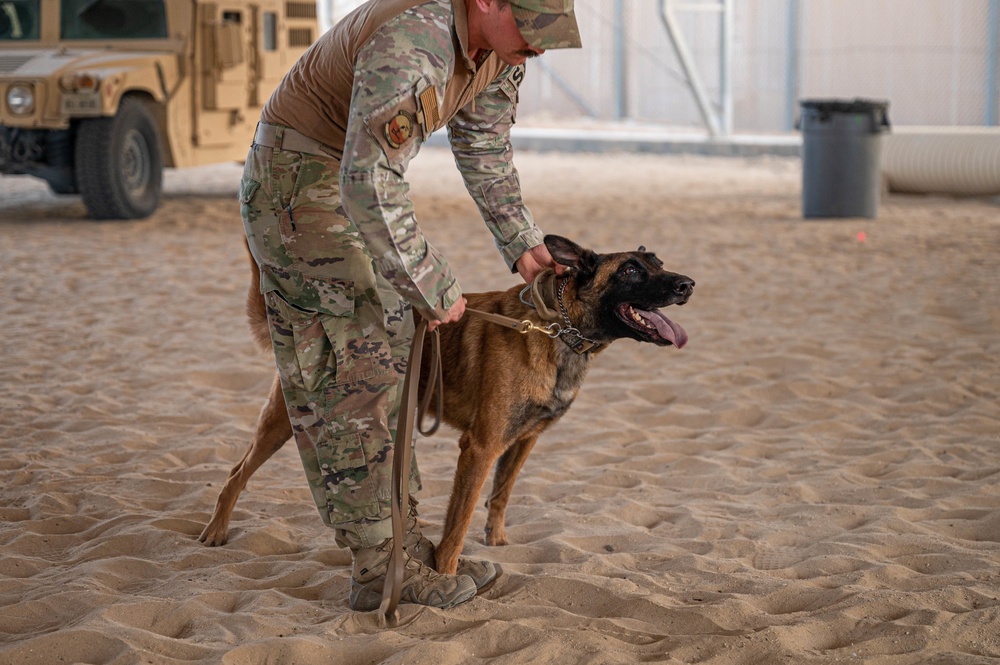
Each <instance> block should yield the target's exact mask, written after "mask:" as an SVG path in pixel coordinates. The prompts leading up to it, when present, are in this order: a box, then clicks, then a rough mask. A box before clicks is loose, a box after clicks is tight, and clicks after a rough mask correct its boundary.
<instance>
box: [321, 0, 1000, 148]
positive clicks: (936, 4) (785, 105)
mask: <svg viewBox="0 0 1000 665" xmlns="http://www.w3.org/2000/svg"><path fill="white" fill-rule="evenodd" d="M324 1H325V3H328V4H327V6H326V8H325V9H326V11H325V13H324V16H327V17H335V16H338V15H341V14H342V13H344V12H345V11H346V10H348V9H350V8H351V7H353V6H355V5H356V4H358V0H324ZM698 1H699V0H687V4H697V2H698ZM702 1H706V0H702ZM707 2H708V4H714V3H712V2H711V0H707ZM998 4H1000V0H734V2H733V7H734V13H735V16H734V21H733V23H734V36H733V58H732V76H733V83H732V92H733V108H734V119H735V121H734V129H735V131H736V132H781V131H788V130H791V129H792V126H791V125H792V122H793V121H794V117H795V116H796V115H797V108H798V101H797V100H798V99H804V98H826V97H846V98H853V97H870V98H877V99H888V100H889V101H890V104H891V106H890V117H891V119H892V121H893V123H894V124H934V125H938V124H940V125H983V124H996V118H995V115H996V111H995V109H996V108H997V106H998V105H1000V104H998V102H1000V100H998V99H997V98H996V95H997V90H996V71H997V69H998V63H997V62H996V58H997V54H996V50H997V46H996V30H997V28H996V25H995V22H996V18H997V16H996V13H997V5H998ZM576 8H577V9H576V11H577V17H578V21H579V23H580V30H581V32H582V36H583V41H584V48H583V49H579V50H565V51H551V52H549V53H547V54H545V55H544V56H542V57H541V58H539V59H538V60H536V61H532V62H531V63H530V64H529V72H528V76H527V77H526V78H525V81H524V84H523V87H522V95H521V106H520V109H519V120H520V121H521V122H522V123H524V124H529V123H530V124H534V125H559V124H565V123H567V122H574V123H577V122H579V121H586V120H587V119H593V120H597V121H601V122H606V121H615V120H618V119H620V116H624V118H623V119H625V120H629V121H633V122H637V123H650V124H657V125H669V126H673V127H691V128H698V129H700V128H701V127H702V121H701V116H700V115H699V113H698V108H697V105H696V104H695V101H694V98H693V96H692V94H691V92H690V90H689V89H688V87H687V84H686V80H685V78H684V76H683V75H682V74H681V68H680V66H679V64H678V62H677V59H676V57H675V56H674V52H673V49H672V48H671V46H670V43H669V41H668V39H667V33H666V30H665V29H664V26H663V24H662V22H661V20H660V0H617V1H615V0H576ZM618 9H621V13H620V14H618V13H617V11H616V10H618ZM677 16H678V22H679V23H680V25H681V27H682V31H683V34H684V36H685V39H686V41H687V43H688V45H689V47H690V50H691V52H692V53H693V55H694V58H695V60H696V62H697V66H698V70H699V71H700V73H701V76H702V80H703V82H704V84H705V87H706V89H707V90H708V93H709V94H710V96H711V97H712V98H713V99H715V100H718V99H719V50H720V48H719V47H720V43H719V36H720V19H719V15H718V13H712V12H706V11H678V12H677ZM991 19H992V22H991ZM619 25H620V26H621V28H622V30H623V34H624V48H616V40H615V34H616V26H619ZM991 30H992V40H991ZM991 55H992V68H991V63H990V59H991ZM619 80H620V81H621V83H620V84H619V83H618V81H619ZM990 95H992V97H993V99H992V102H993V104H992V109H993V110H992V113H991V110H990V108H991V107H990V104H989V101H990V100H988V96H990ZM991 115H992V116H993V117H991Z"/></svg>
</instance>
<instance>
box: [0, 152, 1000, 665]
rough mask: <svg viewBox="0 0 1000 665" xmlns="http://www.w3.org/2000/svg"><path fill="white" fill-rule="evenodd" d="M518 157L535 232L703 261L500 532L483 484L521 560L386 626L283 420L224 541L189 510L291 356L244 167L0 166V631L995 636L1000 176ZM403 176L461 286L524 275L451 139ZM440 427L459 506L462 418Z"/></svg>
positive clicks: (7, 643) (266, 652)
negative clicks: (69, 179) (860, 195)
mask: <svg viewBox="0 0 1000 665" xmlns="http://www.w3.org/2000/svg"><path fill="white" fill-rule="evenodd" d="M518 163H519V167H520V169H521V173H522V181H523V183H524V190H525V194H526V198H527V200H528V202H529V204H530V205H531V207H532V209H533V211H534V213H535V216H536V218H537V220H538V222H539V223H540V224H541V225H542V226H543V228H545V229H546V230H548V231H551V232H554V233H560V234H563V235H567V236H569V237H572V238H574V239H576V240H577V241H578V242H580V243H581V244H584V245H587V246H590V247H593V248H595V249H597V250H602V251H613V250H620V249H633V248H635V247H636V246H638V245H640V244H642V245H646V246H647V247H648V248H650V249H651V250H654V251H656V252H657V253H658V254H659V255H660V257H661V258H662V259H663V260H664V261H665V262H666V264H667V266H668V267H669V268H672V269H675V270H677V271H678V272H683V273H685V274H688V275H690V276H692V277H693V278H694V279H695V280H697V282H698V286H697V288H696V290H695V294H694V297H693V298H692V300H691V302H690V303H689V304H688V305H687V306H685V307H684V308H682V309H676V310H674V312H673V314H672V317H673V318H674V320H675V321H677V322H679V323H681V324H682V325H683V326H684V327H685V328H686V329H687V331H688V333H689V334H690V338H691V341H690V343H689V345H688V346H687V348H685V349H683V350H681V351H678V350H676V349H662V348H653V347H649V346H645V345H640V344H637V343H634V342H630V341H622V342H619V343H617V344H616V345H614V346H613V347H612V348H611V349H609V350H608V351H607V352H606V353H605V354H603V355H602V356H601V357H600V358H599V360H598V361H597V362H596V364H595V367H594V369H593V370H592V372H591V374H590V376H589V378H588V382H587V384H586V385H585V386H584V388H583V391H582V392H581V395H580V398H579V400H578V401H577V403H576V405H575V406H574V407H573V409H571V410H570V412H569V414H568V415H567V416H566V417H565V418H564V420H563V421H562V422H560V423H559V424H558V425H557V426H556V427H555V428H553V429H552V430H551V431H550V432H548V433H547V434H545V435H544V436H543V438H542V440H541V441H540V443H539V445H538V446H537V447H536V449H535V451H534V452H533V453H532V456H531V457H530V458H529V460H528V463H527V465H526V467H525V469H524V471H523V472H522V474H521V477H520V479H519V482H518V486H517V487H516V488H515V491H514V497H513V499H512V502H511V505H510V507H509V509H508V513H507V515H508V527H507V530H508V535H509V537H510V540H511V544H510V545H509V546H507V547H502V548H489V547H486V546H485V545H483V544H482V543H481V540H480V539H481V534H482V528H483V525H484V522H485V513H484V511H483V509H482V508H479V509H478V510H477V514H476V517H475V519H474V522H473V525H472V529H471V531H470V534H469V538H468V539H467V542H466V549H465V552H466V554H467V555H470V556H475V557H484V558H488V559H492V560H494V561H498V562H501V563H502V565H503V567H504V569H505V571H506V575H505V577H503V578H502V579H501V580H500V581H499V583H498V584H497V585H496V586H495V587H494V588H492V589H491V590H489V591H488V592H487V593H486V594H485V595H484V596H483V597H480V598H476V599H474V600H473V601H471V602H469V603H467V604H465V605H463V606H460V607H458V608H455V609H453V610H449V611H440V610H435V609H426V608H418V607H414V606H404V607H403V608H402V621H401V625H399V626H397V627H395V628H393V629H390V630H381V629H380V628H379V627H378V625H377V622H376V620H375V616H374V615H373V614H359V613H353V612H351V611H350V610H349V609H348V607H347V595H348V582H349V571H348V565H349V561H350V557H349V554H348V553H347V552H345V551H342V550H339V549H337V547H336V546H335V544H334V542H333V538H332V534H331V533H330V532H329V531H327V530H325V529H324V527H323V526H322V524H321V522H320V520H319V517H318V516H317V515H316V513H315V510H314V509H313V508H312V505H311V502H310V500H309V497H308V492H307V489H306V487H305V484H304V481H303V478H302V472H301V469H300V467H299V462H298V458H297V455H296V454H295V451H294V448H293V446H291V445H289V446H286V447H285V449H283V450H282V451H280V452H279V453H278V455H276V456H275V458H274V459H273V460H272V462H271V463H269V464H268V465H266V466H265V467H264V468H263V469H262V470H261V471H260V472H259V474H258V475H257V476H256V477H255V478H254V479H253V480H252V481H251V483H250V486H249V488H248V491H247V493H245V494H244V496H243V498H242V500H241V501H240V503H239V504H238V505H237V508H236V512H235V515H234V520H233V524H232V530H231V538H230V542H229V544H228V545H226V546H224V547H219V548H207V547H205V546H204V545H202V544H201V543H199V542H198V541H197V535H198V533H199V532H200V531H201V528H202V527H203V525H204V524H205V523H206V521H207V519H208V517H209V515H210V513H211V510H212V507H213V504H214V501H215V497H216V495H217V492H218V491H219V489H220V488H221V485H222V483H223V481H224V480H225V478H226V475H227V473H228V471H229V468H230V467H231V465H233V464H234V463H235V462H236V461H238V460H239V458H240V457H241V456H242V454H243V451H244V449H245V446H246V443H247V441H248V438H249V436H250V433H251V428H252V426H253V422H254V419H255V416H256V413H257V411H258V409H259V408H260V405H261V403H262V400H263V398H264V395H265V393H266V391H267V388H268V386H269V382H270V379H271V376H272V372H273V365H272V363H273V360H272V359H271V358H270V357H268V356H266V355H262V354H260V353H258V352H257V351H256V350H255V349H254V347H253V345H252V343H251V341H250V337H249V334H248V331H247V328H246V326H245V324H244V319H243V314H242V311H241V307H242V301H243V294H244V288H245V286H244V284H245V282H246V279H247V267H246V265H245V259H244V256H243V249H242V246H241V233H242V231H241V226H240V223H239V218H238V210H237V205H236V202H235V192H236V185H237V182H238V178H239V173H240V168H239V167H238V166H235V165H227V166H220V167H212V168H204V169H195V170H189V171H179V172H172V173H169V174H168V182H167V188H168V192H167V196H166V200H165V202H164V205H163V207H162V209H161V210H160V211H159V212H157V213H156V214H155V215H154V216H153V217H152V218H151V219H149V220H145V221H140V222H129V223H118V222H110V223H108V222H104V223H95V222H91V221H88V220H86V219H84V218H83V214H84V211H83V207H82V205H81V204H80V203H79V202H78V201H77V200H75V199H73V198H68V197H56V196H54V195H51V194H49V193H48V191H47V190H46V189H45V187H44V185H40V184H38V183H36V182H33V181H31V180H28V179H25V178H13V177H4V178H0V235H2V239H0V275H2V280H3V282H4V283H5V284H6V288H5V294H4V297H3V299H2V301H0V326H2V330H3V334H4V341H3V350H2V352H0V414H2V415H0V445H2V447H3V453H2V457H0V480H2V482H0V497H2V498H0V520H2V521H0V554H2V556H0V580H2V584H0V662H2V663H12V664H13V663H18V664H20V663H28V664H39V665H50V664H53V663H95V664H96V663H102V664H105V663H106V664H114V665H126V664H133V663H156V664H160V663H167V664H169V663H190V662H219V663H223V664H225V665H244V664H246V665H257V664H260V665H263V664H265V663H271V664H284V663H290V664H296V665H299V664H302V665H311V664H320V663H323V664H327V663H337V664H354V663H407V664H408V665H419V664H432V663H433V664H435V665H437V664H451V663H455V664H458V663H571V664H578V663H579V664H583V663H594V664H606V663H639V662H657V663H834V662H858V663H862V662H863V663H893V664H896V663H900V664H901V663H996V662H1000V600H998V598H1000V482H998V481H1000V404H998V402H1000V360H998V358H1000V214H998V213H1000V210H998V207H997V203H996V201H989V200H953V199H945V198H923V197H902V196H891V197H889V198H887V199H885V200H884V201H883V205H882V208H881V214H880V218H879V219H878V220H877V221H871V220H839V221H823V222H805V221H802V220H801V219H800V203H799V198H798V197H799V191H800V190H799V178H800V176H799V164H798V162H797V161H794V160H784V159H758V160H736V159H732V160H730V159H705V158H690V157H688V158H686V157H654V156H635V155H620V156H608V155H603V156H588V155H551V154H527V153H526V154H522V155H519V158H518ZM412 181H413V196H414V200H415V202H416V205H417V210H418V214H419V216H420V219H421V220H422V225H423V227H424V230H425V232H426V233H427V235H428V236H429V237H430V238H431V240H432V242H433V243H434V244H435V245H436V246H437V247H439V248H440V249H441V250H442V251H443V252H444V253H445V255H446V256H448V257H449V258H450V259H451V261H452V263H453V265H454V267H455V270H456V272H457V274H458V275H459V279H460V281H461V282H462V283H463V285H464V287H465V288H466V290H468V291H481V290H492V289H500V288H506V287H507V286H510V285H512V284H514V283H515V279H514V278H513V277H512V276H510V275H509V274H506V271H505V269H504V267H503V265H502V263H501V261H500V259H499V257H498V255H497V254H496V252H495V250H494V248H493V246H492V239H491V238H490V236H489V234H488V233H487V232H486V231H485V230H484V229H483V228H482V225H481V223H480V222H478V221H477V220H478V215H477V213H476V211H475V209H474V207H473V205H472V203H471V201H470V200H469V199H468V196H467V195H466V193H465V191H464V188H463V186H462V184H461V182H460V179H459V177H458V175H457V173H456V172H455V170H454V166H453V163H452V160H451V157H450V156H449V155H448V154H447V153H445V152H441V151H436V150H430V149H429V150H426V151H425V152H424V153H423V154H421V155H420V157H419V158H418V159H417V161H416V162H415V163H414V164H413V167H412ZM862 232H863V233H864V236H859V233H862ZM862 238H863V239H862ZM417 445H418V447H419V451H420V453H419V454H420V462H421V468H422V471H423V474H424V479H425V489H424V491H423V493H422V495H421V499H422V503H421V509H422V512H421V516H422V518H423V519H425V520H426V521H427V526H426V527H425V530H426V531H427V532H428V533H429V535H430V536H431V538H432V539H437V538H439V537H440V534H441V527H440V524H441V522H442V520H443V514H444V510H445V506H446V503H447V495H448V492H449V489H450V485H451V475H452V472H453V469H454V464H455V459H456V456H457V447H456V445H455V433H454V432H453V431H450V430H442V432H440V433H439V434H437V435H436V436H434V437H431V438H424V439H420V440H419V441H418V444H417Z"/></svg>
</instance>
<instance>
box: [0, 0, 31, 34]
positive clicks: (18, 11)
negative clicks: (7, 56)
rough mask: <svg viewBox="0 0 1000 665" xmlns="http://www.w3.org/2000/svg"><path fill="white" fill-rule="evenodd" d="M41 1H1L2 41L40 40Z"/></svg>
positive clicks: (0, 32)
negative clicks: (39, 5) (39, 6)
mask: <svg viewBox="0 0 1000 665" xmlns="http://www.w3.org/2000/svg"><path fill="white" fill-rule="evenodd" d="M38 4H39V0H3V1H0V40H5V41H6V40H22V39H23V40H28V39H38V26H39V24H40V21H39V9H38Z"/></svg>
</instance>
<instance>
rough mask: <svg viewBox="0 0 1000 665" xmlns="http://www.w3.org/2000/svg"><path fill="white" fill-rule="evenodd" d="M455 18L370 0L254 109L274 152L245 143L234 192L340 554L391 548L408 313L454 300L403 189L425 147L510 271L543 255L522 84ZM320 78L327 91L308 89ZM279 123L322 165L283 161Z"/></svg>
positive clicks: (395, 0) (307, 459)
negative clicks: (462, 191) (524, 162)
mask: <svg viewBox="0 0 1000 665" xmlns="http://www.w3.org/2000/svg"><path fill="white" fill-rule="evenodd" d="M465 13H466V9H465V6H464V4H463V2H462V1H461V0H454V7H453V3H452V2H450V1H449V0H429V1H422V0H379V2H376V3H369V5H366V6H363V7H362V8H360V9H359V10H358V11H357V12H355V14H353V15H352V16H349V17H348V18H345V19H344V20H343V21H342V22H341V23H339V24H338V26H337V27H335V28H334V29H333V30H331V31H330V33H328V34H327V35H324V36H323V37H322V38H321V39H320V40H319V41H318V42H317V43H316V44H315V45H314V46H313V48H311V49H310V51H309V52H307V53H306V55H305V56H303V58H302V59H301V60H300V61H299V63H297V64H296V66H295V67H293V69H292V71H290V72H289V74H288V75H287V76H286V77H285V80H284V81H283V82H282V84H281V86H279V88H278V91H277V92H276V93H275V95H274V96H272V98H271V101H270V102H269V103H268V106H267V107H265V110H264V113H263V115H262V119H263V121H264V122H266V123H269V124H270V125H272V126H274V133H275V142H274V145H275V146H277V147H273V148H272V147H267V146H265V145H258V144H256V143H255V145H254V146H253V147H252V148H251V150H250V153H249V155H248V158H247V162H246V169H245V171H244V176H243V179H242V181H241V185H240V192H239V199H240V203H241V213H242V217H243V222H244V227H245V231H246V235H247V239H248V241H249V245H250V250H251V252H252V254H253V256H254V259H255V260H256V261H257V264H258V266H259V267H260V270H261V291H262V293H263V294H264V296H265V300H266V305H267V315H268V320H269V323H270V328H271V339H272V343H273V347H274V353H275V360H276V363H277V367H278V373H279V375H280V378H281V383H282V389H283V392H284V397H285V403H286V406H287V408H288V413H289V417H290V419H291V423H292V429H293V432H294V435H295V440H296V443H297V446H298V450H299V454H300V456H301V458H302V463H303V467H304V469H305V473H306V477H307V479H308V481H309V486H310V489H311V490H312V495H313V499H314V500H315V503H316V506H317V508H318V509H319V512H320V515H321V516H322V518H323V520H324V522H325V523H326V524H328V525H331V526H334V527H336V528H337V529H338V532H337V533H338V542H341V544H346V545H351V546H352V547H357V546H360V547H366V548H367V547H373V546H375V545H377V544H378V543H380V542H382V541H384V540H385V539H386V538H389V537H391V524H390V520H389V515H390V508H389V503H390V478H391V469H392V441H393V437H394V434H395V426H396V416H397V412H398V409H399V402H400V395H399V393H400V392H401V391H400V387H401V382H402V378H403V374H404V372H405V369H406V368H405V365H406V356H407V353H408V350H409V349H408V347H409V341H410V338H411V334H412V320H411V318H410V317H409V316H408V315H407V310H408V309H409V308H410V306H415V307H417V308H418V309H419V310H421V311H422V312H424V313H425V314H427V315H430V316H432V317H436V318H440V317H442V316H443V314H444V312H446V311H447V310H448V309H449V308H450V307H451V306H452V305H453V304H454V303H455V302H457V300H458V299H459V298H461V295H462V291H461V288H460V287H459V284H458V282H457V281H456V279H455V277H454V275H453V274H452V271H451V268H450V267H449V266H448V264H447V262H446V261H445V260H444V258H443V257H441V256H440V254H438V252H437V251H436V250H435V249H434V248H433V247H431V245H430V244H429V243H428V242H427V240H426V239H425V238H424V236H423V234H422V233H421V232H420V229H419V227H418V226H417V222H416V218H415V216H414V210H413V205H412V203H411V202H410V200H409V198H408V197H407V190H408V186H407V184H406V182H405V180H404V178H403V176H404V173H405V171H406V167H407V164H408V163H409V161H410V159H412V158H413V156H414V155H415V154H416V153H417V151H418V150H419V148H420V146H421V144H422V143H423V141H424V140H425V139H426V137H427V136H428V135H429V134H430V132H432V131H433V130H435V129H437V128H440V127H444V126H445V125H447V127H448V133H449V137H450V140H451V144H452V148H453V152H454V155H455V159H456V162H457V164H458V167H459V169H460V171H461V172H462V175H463V176H464V179H465V182H466V185H467V187H468V189H469V192H470V193H471V194H472V196H473V198H474V199H475V200H476V203H477V204H478V206H479V208H480V211H481V212H482V215H483V218H484V220H485V221H486V224H487V227H488V228H489V230H490V231H491V232H492V234H493V236H494V238H495V241H496V244H497V247H498V249H499V250H500V253H501V255H502V256H503V258H504V260H505V262H506V263H507V265H508V267H509V268H511V269H512V270H513V268H514V263H515V261H516V260H517V259H518V258H519V257H520V256H521V254H523V253H524V252H525V251H527V250H528V249H530V248H531V247H533V246H535V245H538V244H540V243H541V242H542V233H541V231H540V230H539V229H538V228H537V227H536V226H535V224H534V222H533V220H532V218H531V214H530V213H529V212H528V210H527V209H526V208H525V207H524V205H523V203H522V200H521V194H520V185H519V182H518V176H517V172H516V170H515V169H514V168H513V166H512V164H511V147H510V141H509V130H510V127H511V125H512V124H513V122H514V115H515V108H516V102H517V89H518V84H519V83H520V81H521V77H522V76H523V73H524V68H523V66H518V67H510V66H506V65H504V64H503V63H502V62H499V60H498V58H495V57H494V54H489V56H488V57H487V58H486V59H485V60H484V61H482V62H480V63H478V64H474V63H472V62H471V60H469V58H468V56H467V53H466V50H465V42H464V41H463V39H464V35H463V34H462V33H463V32H464V31H465V30H466V28H465V25H464V24H465ZM375 14H377V15H378V16H375V17H374V18H372V15H375ZM359 26H360V27H359ZM338 31H339V32H338ZM352 31H353V32H352ZM338 49H340V50H338ZM343 52H347V53H348V55H350V54H351V53H353V54H354V57H353V61H351V62H347V63H346V66H347V67H348V69H349V70H348V71H341V70H338V69H336V68H337V67H340V68H343V67H344V66H345V62H344V60H345V59H348V60H349V59H350V58H344V57H342V55H339V54H341V53H343ZM331 53H333V54H334V55H331ZM310 68H312V69H310ZM456 72H457V73H456ZM484 72H488V73H489V78H488V80H485V81H484V80H482V79H483V76H482V74H483V73H484ZM477 73H478V75H479V76H478V78H477ZM338 74H339V76H340V79H342V80H343V81H347V82H349V84H351V85H353V88H352V89H351V90H349V94H350V104H349V106H348V105H346V104H345V103H344V100H343V99H342V98H339V97H338V98H337V99H339V102H337V103H331V104H330V105H329V108H327V107H323V108H321V109H320V110H317V111H315V112H314V111H313V110H312V109H311V107H309V104H311V103H314V102H315V101H316V99H315V95H314V94H313V93H312V90H313V89H315V88H316V87H318V88H319V89H321V90H323V89H326V88H328V87H330V86H332V85H334V83H336V81H337V80H338ZM322 76H326V77H328V78H329V81H327V80H320V81H318V82H317V81H316V80H309V79H310V77H312V78H313V79H315V78H317V77H322ZM461 76H464V77H465V79H468V83H467V84H466V83H465V79H463V80H462V81H461V85H462V86H464V89H457V88H458V87H459V86H456V85H454V84H455V81H454V80H453V79H455V78H458V77H461ZM331 81H332V82H331ZM328 84H329V85H328ZM303 91H309V92H308V94H307V93H305V92H303ZM335 97H336V96H335ZM289 100H291V101H289ZM438 100H443V102H444V103H443V104H442V103H440V102H439V101H438ZM338 103H339V104H340V107H338V106H337V104H338ZM341 107H342V108H341ZM331 109H332V110H331ZM338 109H339V110H338ZM345 110H346V112H345ZM310 114H311V115H310ZM324 114H326V115H328V116H330V117H326V116H325V115H324ZM313 116H315V117H313ZM286 125H288V126H294V127H295V130H297V131H298V132H299V133H301V134H305V135H307V136H308V137H309V138H312V139H315V140H316V142H317V145H319V146H320V147H319V149H317V150H311V151H308V152H295V151H291V150H287V149H279V148H280V146H281V145H282V143H283V141H282V134H283V133H285V132H287V131H290V130H288V129H286ZM342 156H343V158H342V159H341V157H342ZM337 174H339V179H338V177H337ZM412 468H413V474H412V476H411V478H410V483H411V491H415V490H416V489H418V488H419V485H420V481H419V473H418V472H417V471H416V465H415V464H414V465H413V467H412Z"/></svg>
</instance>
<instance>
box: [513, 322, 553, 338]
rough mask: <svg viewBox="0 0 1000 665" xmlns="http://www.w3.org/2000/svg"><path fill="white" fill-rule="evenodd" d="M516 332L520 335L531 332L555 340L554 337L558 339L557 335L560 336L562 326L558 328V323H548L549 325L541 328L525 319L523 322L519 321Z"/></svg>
mask: <svg viewBox="0 0 1000 665" xmlns="http://www.w3.org/2000/svg"><path fill="white" fill-rule="evenodd" d="M517 331H518V332H519V333H521V334H522V335H527V334H528V333H529V332H532V331H535V332H540V333H544V334H545V335H547V336H549V337H551V338H552V339H555V338H556V337H559V335H561V334H562V326H560V325H559V324H558V323H550V324H549V325H547V326H545V327H544V328H543V327H542V326H537V325H535V324H534V323H533V322H531V321H529V320H528V319H525V320H524V321H521V325H520V326H518V328H517Z"/></svg>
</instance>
